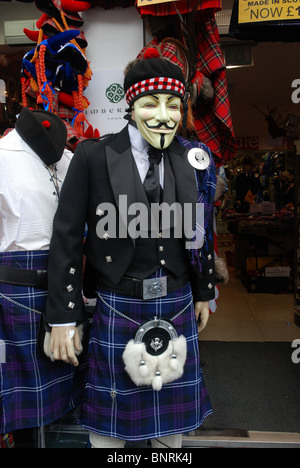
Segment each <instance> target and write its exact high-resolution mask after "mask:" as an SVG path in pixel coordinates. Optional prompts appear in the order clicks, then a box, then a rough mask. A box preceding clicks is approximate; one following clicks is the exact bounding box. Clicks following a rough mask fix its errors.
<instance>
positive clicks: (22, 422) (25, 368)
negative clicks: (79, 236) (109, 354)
mask: <svg viewBox="0 0 300 468" xmlns="http://www.w3.org/2000/svg"><path fill="white" fill-rule="evenodd" d="M47 263H48V251H35V252H8V253H0V264H1V265H6V266H10V267H20V268H24V269H32V270H36V269H47ZM0 293H1V294H3V295H5V296H6V297H7V298H10V299H13V300H14V301H16V302H18V303H20V304H22V305H25V306H26V307H29V308H30V309H35V310H37V311H40V312H44V310H45V305H46V299H47V291H44V290H41V289H35V288H31V287H23V286H22V287H21V286H12V285H9V284H1V283H0ZM39 321H40V315H39V314H38V313H36V312H32V311H30V310H26V309H24V308H22V307H19V306H17V305H15V304H13V303H11V302H9V301H8V300H7V299H5V298H3V297H2V296H1V295H0V340H2V345H3V341H4V342H5V348H6V349H5V351H6V352H5V355H6V356H5V360H4V359H3V348H2V353H1V356H2V358H1V359H0V361H5V362H0V433H5V432H11V431H14V430H17V429H24V428H30V427H40V426H43V425H46V424H50V423H51V422H53V421H55V420H56V419H58V418H60V417H61V416H63V415H64V414H65V413H66V412H68V411H70V410H72V409H74V408H75V407H77V406H78V405H79V404H80V403H81V401H82V394H83V389H84V377H85V372H84V367H85V366H80V367H78V368H76V369H75V367H73V366H71V365H69V364H65V363H62V362H55V363H52V362H50V361H48V360H47V359H45V358H44V357H43V356H42V355H41V354H40V353H39V351H38V350H37V345H36V341H37V333H38V327H39Z"/></svg>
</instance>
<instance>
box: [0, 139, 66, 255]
mask: <svg viewBox="0 0 300 468" xmlns="http://www.w3.org/2000/svg"><path fill="white" fill-rule="evenodd" d="M72 156H73V153H72V152H71V151H69V150H65V151H64V153H63V156H62V158H61V159H60V160H59V161H58V162H57V163H56V164H55V166H54V167H52V168H47V166H46V165H45V164H44V163H43V162H42V160H41V159H40V158H39V156H38V155H37V154H36V153H35V152H34V151H33V150H32V149H31V148H30V146H28V145H27V144H26V143H25V141H24V140H23V139H22V138H21V137H20V135H19V134H18V132H17V131H16V130H12V131H11V132H10V133H8V134H7V135H6V136H5V137H3V138H1V139H0V252H9V251H31V250H34V251H36V250H48V249H49V245H50V240H51V236H52V223H53V217H54V214H55V212H56V209H57V203H58V195H57V190H60V188H61V186H62V182H63V180H64V178H65V175H66V173H67V170H68V167H69V164H70V161H71V159H72ZM54 169H55V171H54ZM51 170H52V171H51ZM53 174H55V177H52V176H53ZM55 183H57V187H56V186H55Z"/></svg>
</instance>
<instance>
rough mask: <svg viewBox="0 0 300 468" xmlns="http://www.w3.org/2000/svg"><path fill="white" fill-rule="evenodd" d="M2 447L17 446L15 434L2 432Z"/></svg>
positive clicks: (0, 439)
mask: <svg viewBox="0 0 300 468" xmlns="http://www.w3.org/2000/svg"><path fill="white" fill-rule="evenodd" d="M0 448H15V441H14V436H13V434H11V433H9V434H0Z"/></svg>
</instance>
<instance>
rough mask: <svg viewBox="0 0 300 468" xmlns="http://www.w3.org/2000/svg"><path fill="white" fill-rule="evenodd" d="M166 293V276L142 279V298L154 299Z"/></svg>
mask: <svg viewBox="0 0 300 468" xmlns="http://www.w3.org/2000/svg"><path fill="white" fill-rule="evenodd" d="M167 294H168V291H167V277H166V276H162V277H161V278H150V279H146V280H144V281H143V299H156V298H157V297H163V296H166V295H167Z"/></svg>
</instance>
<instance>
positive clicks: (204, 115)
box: [138, 2, 237, 164]
mask: <svg viewBox="0 0 300 468" xmlns="http://www.w3.org/2000/svg"><path fill="white" fill-rule="evenodd" d="M176 4H177V2H176ZM153 7H154V5H153ZM196 31H197V41H198V61H197V71H196V75H195V78H194V79H195V81H196V82H198V81H199V78H200V76H202V75H204V76H205V77H206V78H209V79H210V80H211V82H212V85H213V88H214V91H215V97H214V100H213V102H212V103H211V104H209V105H208V104H207V103H203V104H201V102H200V101H199V100H198V101H197V105H196V106H195V107H194V108H193V116H194V125H195V128H196V133H197V137H198V139H199V141H201V142H202V143H204V144H206V145H207V146H208V147H209V148H210V150H211V151H212V153H213V154H214V155H215V156H216V163H217V164H218V162H220V164H222V162H225V161H229V160H230V159H232V158H234V156H235V153H236V149H237V145H236V139H235V136H234V130H233V124H232V119H231V111H230V103H229V96H228V88H227V80H226V67H225V63H224V58H223V53H222V50H221V45H220V38H219V33H218V29H217V25H216V19H215V16H214V15H213V14H209V15H203V14H202V15H201V16H199V20H198V21H197V25H196ZM156 45H158V41H157V39H156V38H154V39H153V40H152V41H151V42H150V43H149V44H148V45H147V46H146V47H145V48H144V49H143V50H142V51H141V52H140V53H139V54H138V58H140V57H142V56H143V53H144V51H145V49H147V48H148V47H151V46H156ZM161 53H162V55H163V57H164V58H166V59H167V60H170V61H171V62H173V63H175V64H177V65H179V66H180V67H181V68H182V67H183V65H182V64H181V63H180V61H179V59H178V57H177V55H176V47H175V46H174V44H171V43H170V42H169V43H168V42H164V43H163V44H162V46H161ZM200 81H201V80H200Z"/></svg>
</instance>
